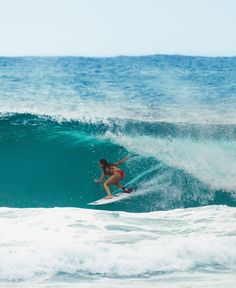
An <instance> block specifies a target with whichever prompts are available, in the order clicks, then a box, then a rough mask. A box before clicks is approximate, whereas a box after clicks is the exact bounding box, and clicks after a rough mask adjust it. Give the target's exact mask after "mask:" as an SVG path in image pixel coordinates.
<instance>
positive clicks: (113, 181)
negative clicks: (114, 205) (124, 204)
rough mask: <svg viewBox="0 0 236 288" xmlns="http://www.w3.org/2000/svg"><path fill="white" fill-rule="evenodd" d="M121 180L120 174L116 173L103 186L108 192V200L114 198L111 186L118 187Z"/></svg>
mask: <svg viewBox="0 0 236 288" xmlns="http://www.w3.org/2000/svg"><path fill="white" fill-rule="evenodd" d="M120 180H121V177H120V175H119V174H118V173H115V174H114V175H112V176H111V177H110V178H108V179H107V181H105V182H104V184H103V186H104V188H105V190H106V192H107V197H106V198H107V199H110V198H112V195H111V190H110V187H109V186H110V185H116V184H117V183H118V182H119V181H120Z"/></svg>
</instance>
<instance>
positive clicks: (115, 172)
mask: <svg viewBox="0 0 236 288" xmlns="http://www.w3.org/2000/svg"><path fill="white" fill-rule="evenodd" d="M127 160H128V157H125V158H124V159H122V160H120V161H118V162H115V163H108V162H107V160H106V159H100V160H99V162H98V165H99V167H100V168H101V169H102V174H101V177H100V179H99V180H94V181H95V182H96V183H99V184H100V183H102V181H103V179H104V177H105V176H106V175H108V176H110V177H109V178H108V179H107V180H106V181H105V182H104V184H103V186H104V188H105V190H106V192H107V197H105V199H111V198H112V194H111V190H110V187H109V186H110V185H115V186H117V187H119V188H121V189H122V190H123V192H125V193H131V192H132V191H133V189H127V188H126V187H125V186H123V185H121V184H120V183H119V182H120V181H121V180H123V179H124V178H125V172H124V171H123V170H121V169H120V168H118V167H117V166H119V165H121V164H122V163H124V162H126V161H127Z"/></svg>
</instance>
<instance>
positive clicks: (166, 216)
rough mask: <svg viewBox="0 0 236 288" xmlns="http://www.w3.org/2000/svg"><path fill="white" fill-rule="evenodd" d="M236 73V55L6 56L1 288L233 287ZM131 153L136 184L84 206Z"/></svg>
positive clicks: (0, 127)
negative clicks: (128, 193) (106, 166)
mask: <svg viewBox="0 0 236 288" xmlns="http://www.w3.org/2000/svg"><path fill="white" fill-rule="evenodd" d="M235 83H236V58H204V57H180V56H162V55H160V56H146V57H116V58H85V57H48V58H44V57H25V58H24V57H23V58H22V57H19V58H4V57H1V58H0V87H1V89H0V100H1V106H0V159H1V165H0V207H1V208H0V215H1V221H0V222H1V224H0V225H1V229H0V231H1V243H0V250H1V253H0V254H1V257H0V282H1V283H2V285H9V286H11V285H15V284H16V285H19V286H20V285H25V286H26V287H27V285H28V286H30V287H32V285H36V286H37V285H49V286H50V285H52V286H53V285H54V286H55V285H62V287H64V286H65V287H70V286H71V287H72V286H73V285H74V284H75V283H76V285H77V284H78V285H87V287H93V285H97V283H98V282H99V283H100V284H102V285H104V287H106V285H108V282H107V281H112V283H113V285H114V287H116V286H118V285H123V286H125V287H132V283H135V285H138V284H140V285H141V284H142V285H143V287H151V286H152V287H153V285H157V284H158V283H159V284H160V285H162V287H180V286H181V287H189V286H188V285H190V283H192V281H194V280H193V279H200V280H201V281H200V280H199V286H197V285H198V282H196V281H195V282H196V283H197V284H194V285H195V286H194V287H203V286H204V287H222V285H223V286H227V287H233V285H234V283H235V278H234V275H235V270H236V255H235V253H234V251H236V249H235V248H236V236H235V235H236V232H235V227H236V225H235V224H236V220H235V215H236V214H235V206H236V182H235V179H236V118H235V115H236V85H235ZM126 155H128V156H129V161H127V162H126V163H125V164H123V165H122V168H123V169H124V171H125V172H126V178H125V180H124V181H123V183H124V184H126V183H128V186H135V187H138V189H137V190H136V193H135V194H134V195H133V196H132V197H130V198H128V199H126V200H124V201H121V202H116V203H113V204H111V205H104V206H101V207H91V206H89V205H88V204H87V203H89V202H92V201H94V200H97V199H99V198H101V197H103V196H105V192H104V190H103V187H102V185H100V186H99V185H97V184H96V183H94V181H93V180H94V178H98V177H99V176H100V173H101V171H100V170H99V167H98V160H99V159H101V158H107V159H108V160H109V161H110V162H113V161H118V160H120V159H122V158H123V157H125V156H126ZM113 191H114V190H113ZM54 207H58V208H54ZM19 208H20V209H19ZM6 259H7V261H6ZM26 262H27V263H31V265H30V266H29V265H26V264H24V263H26ZM220 274H221V275H222V278H221V280H219V275H220ZM203 275H204V276H203ZM217 277H218V278H217ZM130 280H131V281H133V282H132V283H130ZM97 281H98V282H97ZM60 283H61V284H60ZM173 283H175V284H173ZM63 285H64V286H63ZM171 285H172V286H171ZM217 285H218V286H217ZM36 286H35V287H36ZM49 286H48V287H49Z"/></svg>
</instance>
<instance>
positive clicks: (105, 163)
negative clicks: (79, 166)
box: [99, 159, 112, 174]
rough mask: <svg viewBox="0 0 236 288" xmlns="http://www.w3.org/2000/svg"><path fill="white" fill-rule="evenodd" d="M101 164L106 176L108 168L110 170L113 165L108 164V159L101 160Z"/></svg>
mask: <svg viewBox="0 0 236 288" xmlns="http://www.w3.org/2000/svg"><path fill="white" fill-rule="evenodd" d="M99 162H100V163H101V164H102V165H103V167H102V170H103V172H104V173H105V174H106V169H107V167H108V168H109V167H110V166H111V165H112V164H111V163H108V162H107V160H106V159H100V160H99Z"/></svg>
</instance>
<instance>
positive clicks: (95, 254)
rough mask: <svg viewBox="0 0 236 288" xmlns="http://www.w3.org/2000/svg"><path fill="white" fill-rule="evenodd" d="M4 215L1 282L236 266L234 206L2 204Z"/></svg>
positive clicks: (147, 274) (213, 270)
mask: <svg viewBox="0 0 236 288" xmlns="http://www.w3.org/2000/svg"><path fill="white" fill-rule="evenodd" d="M0 216H1V219H2V220H1V223H0V228H1V231H2V233H1V245H0V251H1V253H0V263H4V265H1V268H0V271H1V273H0V282H3V281H5V282H14V283H17V282H19V281H32V282H33V281H40V283H42V282H43V281H52V280H53V281H56V280H57V281H63V279H64V281H65V279H66V282H67V281H68V280H70V281H73V280H76V281H78V280H82V279H88V278H89V280H90V281H91V280H94V279H104V278H109V279H129V280H131V279H146V280H147V279H155V277H157V279H159V277H160V276H162V275H166V278H167V279H168V278H170V279H171V274H173V273H177V272H179V273H181V272H182V273H192V274H194V273H198V272H201V273H204V274H205V275H204V279H208V277H209V274H210V275H212V274H214V275H215V276H216V275H217V273H219V272H220V273H221V276H222V275H223V272H227V273H230V272H231V273H234V272H233V271H235V268H236V252H235V249H234V248H235V245H236V239H235V211H234V209H233V208H230V207H223V206H218V207H215V206H212V207H204V208H202V207H201V208H194V209H178V210H172V211H165V212H163V211H162V212H152V213H139V214H137V213H135V214H134V213H126V212H112V211H109V212H108V211H94V210H87V209H79V208H54V209H43V208H42V209H9V208H1V209H0ZM16 222H17V225H16ZM4 231H5V232H4ZM6 231H7V232H6ZM22 231H24V233H22ZM222 231H224V233H222ZM25 239H27V241H26V240H25ZM29 262H30V263H31V265H28V263H29ZM194 275H195V274H194ZM21 283H22V282H21ZM23 283H24V282H23Z"/></svg>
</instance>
